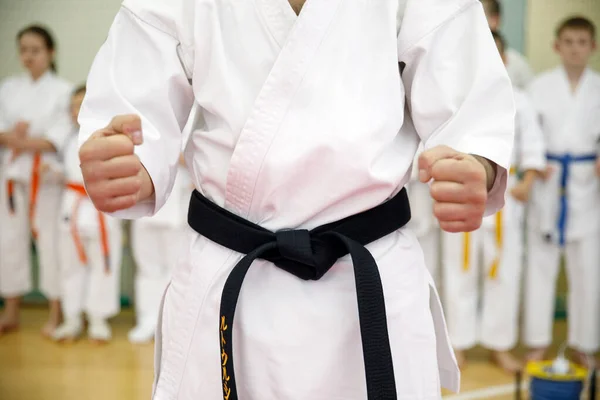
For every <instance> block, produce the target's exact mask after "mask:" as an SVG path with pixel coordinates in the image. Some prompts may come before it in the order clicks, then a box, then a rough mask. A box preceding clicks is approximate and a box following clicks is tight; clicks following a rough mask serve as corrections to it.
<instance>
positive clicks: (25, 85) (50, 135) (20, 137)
mask: <svg viewBox="0 0 600 400" xmlns="http://www.w3.org/2000/svg"><path fill="white" fill-rule="evenodd" d="M17 40H18V45H19V54H20V58H21V63H22V65H23V67H24V68H25V69H26V70H27V72H26V73H25V74H22V75H18V76H14V77H10V78H7V79H6V80H4V81H3V82H2V83H1V84H0V149H3V150H1V151H2V152H3V153H4V157H3V160H2V167H1V168H0V175H1V176H0V221H2V222H1V223H0V254H2V257H0V296H2V297H3V298H4V301H5V309H4V313H3V314H2V316H1V317H0V334H2V333H3V332H6V331H10V330H14V329H16V328H17V327H18V325H19V304H20V299H21V297H22V296H23V295H25V294H26V293H28V292H29V291H30V290H31V289H32V287H31V286H32V282H31V247H30V245H31V240H30V238H31V235H33V237H34V239H36V245H37V252H38V256H39V267H40V289H41V291H42V293H43V294H44V295H45V296H46V298H47V299H48V300H49V303H50V315H49V319H48V322H47V323H46V324H45V325H44V327H43V328H42V333H43V334H44V335H47V336H48V335H50V334H51V333H52V332H53V330H54V329H55V328H56V326H57V325H58V324H59V323H60V320H61V315H60V303H59V300H58V299H59V294H60V292H59V277H58V273H59V272H58V271H59V265H58V253H57V238H58V233H57V218H58V215H57V209H58V207H59V204H60V197H61V193H62V186H61V185H58V184H57V183H56V182H53V181H51V180H44V179H42V177H41V174H40V167H41V165H42V164H43V163H46V162H53V160H54V161H55V160H56V152H57V151H58V150H60V149H61V146H62V143H63V142H64V139H65V132H63V131H61V130H60V129H56V128H55V127H56V126H59V125H60V124H61V122H64V121H68V119H69V113H68V104H69V96H70V92H71V90H72V87H71V85H70V84H69V83H67V82H66V81H65V80H63V79H61V78H59V77H58V76H57V75H56V68H55V65H54V61H53V59H54V50H55V44H54V43H55V42H54V39H53V38H52V36H51V35H50V33H49V32H48V31H47V30H46V29H45V28H42V27H39V26H30V27H27V28H25V29H23V30H22V31H20V32H19V34H18V35H17Z"/></svg>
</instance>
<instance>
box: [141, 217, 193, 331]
mask: <svg viewBox="0 0 600 400" xmlns="http://www.w3.org/2000/svg"><path fill="white" fill-rule="evenodd" d="M183 238H184V235H183V227H165V226H160V225H156V224H153V223H148V221H147V220H143V219H142V220H138V221H135V222H133V224H132V227H131V247H132V252H133V256H134V259H135V263H136V266H137V271H136V276H135V311H136V317H137V321H138V323H140V322H141V321H148V320H152V321H153V323H156V321H157V320H158V313H159V308H160V301H161V298H162V295H163V292H164V291H165V288H166V287H167V284H168V282H169V279H170V278H171V271H172V268H173V266H174V265H175V264H176V262H177V257H178V256H179V254H180V252H179V250H180V247H181V245H182V242H183Z"/></svg>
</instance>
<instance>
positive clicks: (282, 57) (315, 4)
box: [225, 0, 341, 219]
mask: <svg viewBox="0 0 600 400" xmlns="http://www.w3.org/2000/svg"><path fill="white" fill-rule="evenodd" d="M340 3H341V0H310V1H308V2H307V3H306V4H305V6H304V8H303V10H302V12H301V13H300V15H299V16H298V19H297V21H296V24H295V25H294V27H293V28H292V31H291V32H290V34H289V37H288V39H287V41H286V43H285V45H284V46H283V48H282V49H281V52H280V53H279V55H278V56H277V60H276V61H275V64H274V65H273V68H272V69H271V72H270V73H269V76H268V77H267V79H266V81H265V83H264V85H263V87H262V89H261V90H260V92H259V94H258V97H257V99H256V101H255V103H254V106H253V109H252V111H251V113H250V116H249V118H248V120H247V121H246V124H245V126H244V128H243V129H242V132H241V133H240V137H239V139H238V142H237V144H236V148H235V150H234V152H233V155H232V158H231V164H230V168H229V172H228V175H227V187H226V196H225V207H226V208H228V209H229V210H231V211H233V212H234V213H236V214H238V215H240V216H241V217H244V218H246V219H248V213H249V210H250V205H251V202H252V197H253V192H254V186H255V184H256V181H257V178H258V174H259V171H260V168H261V165H262V161H263V160H264V158H265V156H266V154H267V152H268V150H269V147H270V145H271V142H272V141H273V139H274V138H275V135H276V134H277V131H278V129H279V126H280V124H281V122H282V120H283V119H284V117H285V114H286V112H287V110H288V108H289V106H290V104H291V102H292V101H293V99H294V95H295V92H296V89H297V88H298V86H299V85H300V83H301V82H302V79H303V77H304V75H305V74H306V71H307V69H308V67H309V66H310V64H311V60H312V59H313V57H314V55H315V53H316V52H317V49H318V48H319V45H320V43H321V41H322V40H323V37H324V36H325V34H326V32H327V30H328V28H329V26H330V25H331V23H332V22H333V20H334V16H335V14H336V11H337V9H338V6H339V4H340Z"/></svg>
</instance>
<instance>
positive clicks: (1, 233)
mask: <svg viewBox="0 0 600 400" xmlns="http://www.w3.org/2000/svg"><path fill="white" fill-rule="evenodd" d="M6 185H7V181H6V179H1V180H0V221H1V222H0V254H2V257H1V258H0V296H2V297H4V298H11V297H19V296H23V295H25V294H27V293H28V292H30V291H31V289H32V282H31V240H30V238H31V236H30V232H31V231H30V226H29V225H30V224H29V191H28V190H27V187H26V186H25V185H23V184H20V183H15V185H14V191H13V198H14V205H15V212H14V213H11V212H10V211H9V207H8V192H7V186H6Z"/></svg>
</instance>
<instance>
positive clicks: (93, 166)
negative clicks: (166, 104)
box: [79, 115, 154, 212]
mask: <svg viewBox="0 0 600 400" xmlns="http://www.w3.org/2000/svg"><path fill="white" fill-rule="evenodd" d="M142 141H143V140H142V122H141V120H140V118H139V117H138V116H137V115H120V116H117V117H115V118H113V120H112V121H111V122H110V124H109V125H108V126H107V127H106V128H104V129H100V130H99V131H96V132H94V133H93V134H92V135H91V136H90V138H89V139H88V140H87V141H86V142H85V143H84V144H83V145H82V146H81V148H80V150H79V160H80V162H81V172H82V174H83V180H84V182H85V187H86V191H87V193H88V196H89V197H90V199H91V200H92V202H93V203H94V206H95V207H96V208H97V209H98V210H99V211H102V212H115V211H118V210H124V209H127V208H130V207H132V206H134V205H135V204H136V203H137V202H138V201H140V200H143V199H144V198H147V197H149V196H151V195H152V193H153V191H154V189H153V187H152V181H151V180H150V176H149V175H148V172H147V171H146V169H145V168H144V167H143V165H142V163H141V162H140V159H139V158H138V156H137V155H135V154H134V147H135V146H136V145H140V144H142ZM148 184H149V186H150V188H148Z"/></svg>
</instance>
